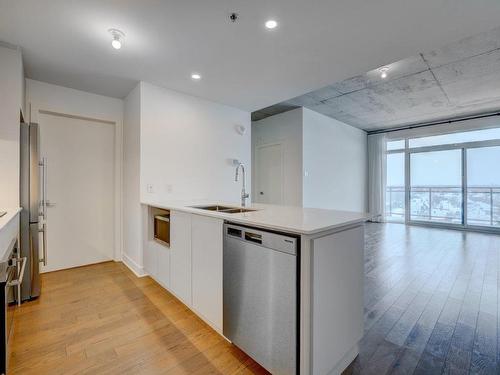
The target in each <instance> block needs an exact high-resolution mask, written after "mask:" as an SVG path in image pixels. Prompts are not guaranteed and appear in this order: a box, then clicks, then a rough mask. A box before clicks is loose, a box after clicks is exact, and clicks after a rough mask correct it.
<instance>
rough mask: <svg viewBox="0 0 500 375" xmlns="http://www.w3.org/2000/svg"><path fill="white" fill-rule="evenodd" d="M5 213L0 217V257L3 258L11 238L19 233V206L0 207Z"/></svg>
mask: <svg viewBox="0 0 500 375" xmlns="http://www.w3.org/2000/svg"><path fill="white" fill-rule="evenodd" d="M0 211H7V213H6V214H5V215H4V216H2V217H0V259H4V257H5V255H6V251H7V250H8V249H9V245H10V244H11V243H12V240H13V239H14V238H16V237H17V236H18V235H19V216H18V214H19V212H20V211H21V208H19V207H18V208H3V209H2V208H0Z"/></svg>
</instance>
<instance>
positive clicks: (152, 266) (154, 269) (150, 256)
mask: <svg viewBox="0 0 500 375" xmlns="http://www.w3.org/2000/svg"><path fill="white" fill-rule="evenodd" d="M160 246H161V245H159V244H157V243H156V242H154V241H148V242H147V243H146V247H145V249H144V261H143V262H144V270H145V271H146V272H147V273H148V274H149V275H151V276H153V277H154V278H155V279H157V278H158V251H159V249H158V247H160Z"/></svg>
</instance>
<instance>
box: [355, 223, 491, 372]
mask: <svg viewBox="0 0 500 375" xmlns="http://www.w3.org/2000/svg"><path fill="white" fill-rule="evenodd" d="M365 237H366V253H365V336H364V338H363V340H362V342H361V352H360V355H359V356H358V358H357V359H356V360H355V361H354V363H353V364H352V365H351V366H350V367H349V368H348V370H346V373H351V374H377V375H382V374H442V373H445V374H500V362H499V355H500V335H499V326H498V325H499V319H500V308H499V302H500V299H499V296H498V289H499V285H500V278H499V270H500V263H499V261H500V236H496V235H489V234H482V233H473V232H461V231H454V230H443V229H430V228H424V227H416V226H405V225H402V224H368V225H367V226H366V235H365Z"/></svg>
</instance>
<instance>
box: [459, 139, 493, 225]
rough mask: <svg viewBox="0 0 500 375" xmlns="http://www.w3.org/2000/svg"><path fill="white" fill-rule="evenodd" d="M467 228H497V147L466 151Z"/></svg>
mask: <svg viewBox="0 0 500 375" xmlns="http://www.w3.org/2000/svg"><path fill="white" fill-rule="evenodd" d="M467 225H468V226H480V227H490V228H495V227H496V228H499V227H500V146H496V147H477V148H469V149H467Z"/></svg>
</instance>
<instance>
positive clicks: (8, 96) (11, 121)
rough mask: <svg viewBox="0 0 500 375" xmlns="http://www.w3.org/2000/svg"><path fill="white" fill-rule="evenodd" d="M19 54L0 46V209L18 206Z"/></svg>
mask: <svg viewBox="0 0 500 375" xmlns="http://www.w3.org/2000/svg"><path fill="white" fill-rule="evenodd" d="M23 85H24V71H23V62H22V56H21V52H20V51H19V50H18V49H13V48H9V47H4V46H2V45H0V208H2V207H4V208H8V207H19V123H20V111H21V109H22V107H23V106H24V88H23Z"/></svg>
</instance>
